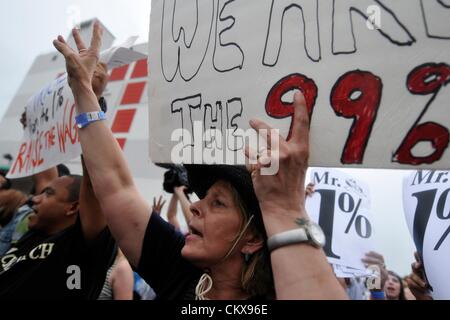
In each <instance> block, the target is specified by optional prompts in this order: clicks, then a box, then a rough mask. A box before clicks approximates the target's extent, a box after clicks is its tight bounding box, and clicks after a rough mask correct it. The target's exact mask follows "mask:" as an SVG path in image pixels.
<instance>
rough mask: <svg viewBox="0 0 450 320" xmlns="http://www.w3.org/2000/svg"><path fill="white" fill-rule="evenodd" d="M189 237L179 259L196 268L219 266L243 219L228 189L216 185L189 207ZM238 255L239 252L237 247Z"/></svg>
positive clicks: (225, 185)
mask: <svg viewBox="0 0 450 320" xmlns="http://www.w3.org/2000/svg"><path fill="white" fill-rule="evenodd" d="M191 211H192V214H193V216H192V219H191V221H189V227H190V234H189V235H188V236H187V237H186V244H185V246H184V247H183V249H182V252H181V253H182V255H183V257H184V258H186V259H188V260H189V261H191V262H192V263H194V264H195V265H197V266H198V267H202V268H205V267H210V266H212V265H214V264H216V263H218V262H220V261H221V260H222V259H223V258H224V257H225V256H226V255H227V253H228V251H229V250H230V249H231V247H232V245H233V243H234V241H235V239H236V238H237V235H238V234H239V230H240V227H241V223H242V217H241V213H240V209H239V206H238V204H237V203H236V201H235V199H234V196H233V193H232V190H231V188H230V186H229V185H228V184H226V183H224V182H222V181H219V182H216V183H215V184H214V185H213V186H212V187H211V188H210V189H209V190H208V193H207V195H206V196H205V198H204V199H202V200H200V201H198V202H196V203H194V204H192V205H191ZM236 249H237V250H236V251H237V252H239V250H240V246H239V245H238V246H237V248H236Z"/></svg>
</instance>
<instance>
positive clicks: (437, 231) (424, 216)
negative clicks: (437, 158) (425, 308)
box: [403, 171, 450, 300]
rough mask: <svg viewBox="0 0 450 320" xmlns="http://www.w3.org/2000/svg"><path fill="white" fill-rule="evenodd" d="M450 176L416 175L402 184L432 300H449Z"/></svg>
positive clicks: (436, 173) (441, 172) (423, 173)
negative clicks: (430, 288)
mask: <svg viewBox="0 0 450 320" xmlns="http://www.w3.org/2000/svg"><path fill="white" fill-rule="evenodd" d="M449 179H450V173H449V172H448V171H415V172H413V173H412V174H411V175H409V176H407V177H405V179H404V181H403V208H404V210H405V218H406V223H407V225H408V229H409V231H410V233H411V236H412V238H413V240H414V243H415V245H416V249H417V252H418V253H419V256H420V257H421V259H422V260H423V263H424V267H425V273H426V277H427V279H428V282H429V284H430V285H431V287H432V291H431V293H432V295H433V298H435V299H446V300H448V299H450V280H449V277H448V270H450V196H449V194H450V181H449Z"/></svg>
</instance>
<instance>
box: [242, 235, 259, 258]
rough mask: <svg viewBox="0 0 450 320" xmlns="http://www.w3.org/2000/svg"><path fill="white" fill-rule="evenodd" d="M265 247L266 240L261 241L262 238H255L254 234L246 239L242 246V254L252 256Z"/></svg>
mask: <svg viewBox="0 0 450 320" xmlns="http://www.w3.org/2000/svg"><path fill="white" fill-rule="evenodd" d="M263 246H264V240H263V239H261V238H260V237H257V236H255V235H253V234H249V235H248V236H247V237H246V238H245V243H244V245H243V246H242V249H241V253H242V254H249V255H252V254H254V253H255V252H257V251H259V250H261V249H262V247H263Z"/></svg>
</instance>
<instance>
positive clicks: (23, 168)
mask: <svg viewBox="0 0 450 320" xmlns="http://www.w3.org/2000/svg"><path fill="white" fill-rule="evenodd" d="M133 39H134V40H136V39H135V38H130V40H129V41H128V42H127V45H128V44H129V45H132V43H133V42H134V40H133ZM142 58H145V55H144V54H142V53H139V52H134V51H132V50H130V49H128V48H125V47H122V46H117V47H112V48H110V49H108V50H106V51H104V52H102V53H101V55H100V61H101V62H103V63H105V64H107V66H108V68H113V67H118V66H119V67H120V66H122V65H126V64H129V63H131V62H134V61H136V60H140V59H142ZM25 111H26V118H27V127H26V128H25V130H24V134H23V138H22V142H21V145H20V147H19V150H18V152H17V153H16V157H15V160H14V163H13V165H12V167H11V169H10V171H9V172H8V178H11V179H14V178H21V177H27V176H31V175H33V174H36V173H39V172H42V171H44V170H46V169H49V168H51V167H54V166H56V165H58V164H60V163H64V162H67V161H69V160H72V159H74V158H76V157H78V156H79V155H80V154H81V147H80V144H79V141H78V127H77V125H76V122H75V116H76V109H75V101H74V98H73V95H72V91H71V89H70V87H69V85H68V83H67V74H63V75H61V76H60V77H58V78H57V79H56V80H54V81H53V82H52V83H51V84H49V85H48V86H47V87H45V88H43V89H42V90H41V91H40V92H39V93H37V94H36V95H34V96H33V97H32V98H31V99H30V100H29V101H28V103H27V105H26V107H25ZM18 125H19V124H18Z"/></svg>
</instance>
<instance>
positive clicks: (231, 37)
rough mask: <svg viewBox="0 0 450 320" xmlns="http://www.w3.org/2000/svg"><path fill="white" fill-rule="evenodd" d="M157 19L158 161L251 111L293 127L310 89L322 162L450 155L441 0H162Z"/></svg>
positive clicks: (314, 146) (447, 41)
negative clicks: (299, 102)
mask: <svg viewBox="0 0 450 320" xmlns="http://www.w3.org/2000/svg"><path fill="white" fill-rule="evenodd" d="M150 21H151V22H150V37H149V64H150V66H151V69H152V72H151V73H150V76H149V89H148V94H149V119H150V126H149V128H150V133H149V137H150V157H151V158H152V160H153V161H154V162H175V161H176V160H177V159H179V158H177V159H174V155H173V154H172V151H173V150H174V149H178V150H182V151H183V152H186V153H196V154H197V155H198V150H200V152H201V150H204V149H205V148H208V147H211V146H210V144H208V143H206V142H205V140H208V139H206V138H205V136H207V134H205V133H206V131H207V130H209V129H215V130H217V131H218V132H221V133H222V136H226V130H227V129H228V130H231V132H232V135H234V136H236V135H238V134H240V133H239V132H238V131H237V130H238V129H243V130H246V129H248V128H249V125H248V121H249V120H250V119H251V118H259V119H261V120H264V121H265V122H267V123H269V124H270V125H271V126H272V127H274V128H278V129H280V130H281V133H282V135H283V136H284V137H287V136H289V134H290V133H291V132H290V131H291V124H292V114H293V108H292V103H291V102H292V96H293V91H295V90H300V91H302V92H303V93H304V95H305V96H306V100H307V105H308V108H309V112H310V115H311V157H310V164H311V165H312V166H319V167H322V166H325V167H339V166H347V167H348V166H352V167H369V168H408V167H427V168H449V167H450V152H449V150H448V149H449V128H450V112H448V101H449V99H450V90H449V88H448V86H446V84H447V83H448V82H449V81H450V55H449V54H448V53H449V52H450V24H449V21H450V8H449V6H448V5H445V4H444V3H443V2H442V1H438V0H427V1H424V0H422V1H414V2H411V1H410V0H397V1H383V2H382V1H377V0H365V1H354V0H334V1H331V0H330V1H318V0H307V1H306V0H246V1H233V0H231V1H224V0H183V1H175V0H154V1H153V2H152V12H151V20H150ZM197 122H198V123H200V126H199V130H194V129H195V128H196V126H195V125H196V123H197ZM179 129H182V130H183V131H182V135H180V134H179V133H176V134H175V132H176V130H179ZM223 140H225V138H223ZM242 147H243V145H242V143H241V144H240V145H238V146H235V145H233V144H230V143H227V141H221V143H216V144H213V145H212V148H214V150H215V151H216V152H223V153H224V152H226V151H227V150H228V151H230V152H234V153H238V152H241V149H242ZM194 150H196V151H195V152H194ZM182 158H183V159H187V160H186V161H185V162H193V163H198V162H205V160H204V159H202V157H200V158H199V157H198V156H197V157H194V156H191V157H186V158H185V157H182ZM218 162H219V161H218ZM220 162H221V163H227V161H226V159H225V157H222V159H221V161H220Z"/></svg>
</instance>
